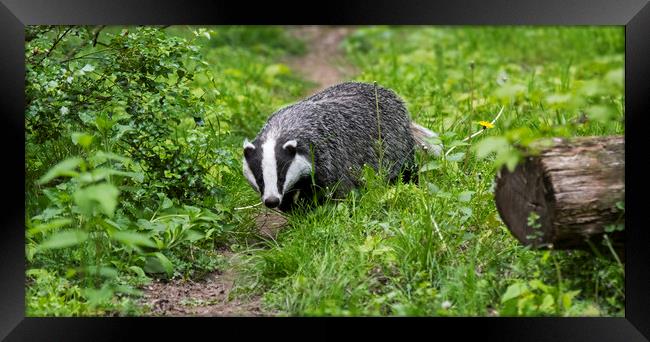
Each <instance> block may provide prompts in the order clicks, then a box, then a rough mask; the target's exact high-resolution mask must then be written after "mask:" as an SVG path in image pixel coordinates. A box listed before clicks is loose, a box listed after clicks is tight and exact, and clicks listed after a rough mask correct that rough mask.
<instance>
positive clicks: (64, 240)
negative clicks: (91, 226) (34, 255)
mask: <svg viewBox="0 0 650 342" xmlns="http://www.w3.org/2000/svg"><path fill="white" fill-rule="evenodd" d="M87 239H88V233H86V232H84V231H82V230H78V229H73V230H66V231H62V232H58V233H54V234H52V236H50V237H49V238H48V239H47V240H45V241H44V242H42V243H40V244H39V245H38V246H37V247H36V249H37V250H39V251H40V250H44V249H59V248H66V247H72V246H75V245H78V244H80V243H82V242H84V241H86V240H87Z"/></svg>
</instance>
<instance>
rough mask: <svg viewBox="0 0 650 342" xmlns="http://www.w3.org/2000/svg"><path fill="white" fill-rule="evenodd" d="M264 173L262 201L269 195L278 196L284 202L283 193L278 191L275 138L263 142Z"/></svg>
mask: <svg viewBox="0 0 650 342" xmlns="http://www.w3.org/2000/svg"><path fill="white" fill-rule="evenodd" d="M262 175H263V176H264V194H263V195H262V201H266V200H267V199H268V198H269V197H277V198H278V199H280V202H282V194H280V192H279V191H278V167H277V162H276V160H275V139H269V140H267V141H266V142H264V144H262Z"/></svg>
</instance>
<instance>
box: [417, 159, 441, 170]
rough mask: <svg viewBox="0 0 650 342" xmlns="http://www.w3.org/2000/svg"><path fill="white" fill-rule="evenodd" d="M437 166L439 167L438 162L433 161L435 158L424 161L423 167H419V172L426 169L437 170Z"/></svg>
mask: <svg viewBox="0 0 650 342" xmlns="http://www.w3.org/2000/svg"><path fill="white" fill-rule="evenodd" d="M439 168H440V163H439V162H437V161H435V160H432V161H430V162H428V163H426V164H425V165H424V166H423V167H421V168H420V172H427V171H431V170H437V169H439Z"/></svg>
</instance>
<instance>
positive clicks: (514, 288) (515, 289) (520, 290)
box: [501, 283, 530, 304]
mask: <svg viewBox="0 0 650 342" xmlns="http://www.w3.org/2000/svg"><path fill="white" fill-rule="evenodd" d="M529 292H530V290H529V289H528V285H526V283H514V284H512V285H510V286H508V289H507V290H506V293H504V294H503V296H502V297H501V303H502V304H503V303H505V302H507V301H509V300H511V299H513V298H517V297H519V296H522V295H524V294H527V293H529Z"/></svg>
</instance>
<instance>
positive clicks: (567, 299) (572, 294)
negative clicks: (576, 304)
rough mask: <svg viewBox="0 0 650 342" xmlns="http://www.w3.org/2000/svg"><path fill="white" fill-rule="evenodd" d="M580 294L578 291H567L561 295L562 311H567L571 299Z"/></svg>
mask: <svg viewBox="0 0 650 342" xmlns="http://www.w3.org/2000/svg"><path fill="white" fill-rule="evenodd" d="M578 293H580V290H576V291H569V292H566V293H564V294H563V295H562V306H563V307H564V310H568V309H569V308H570V307H571V300H572V299H573V297H575V296H577V295H578Z"/></svg>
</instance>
